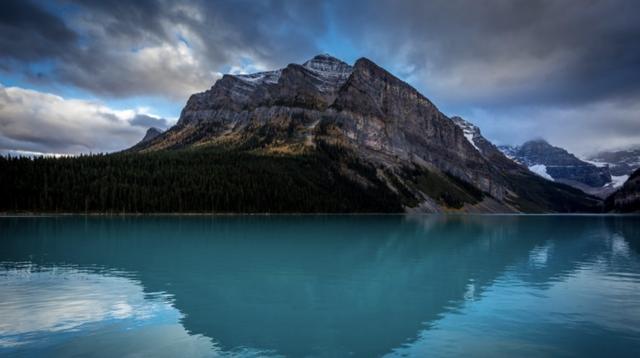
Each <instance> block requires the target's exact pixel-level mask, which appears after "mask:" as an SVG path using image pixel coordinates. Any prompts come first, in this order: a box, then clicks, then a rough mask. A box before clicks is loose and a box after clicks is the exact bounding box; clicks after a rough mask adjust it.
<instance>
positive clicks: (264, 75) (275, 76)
mask: <svg viewBox="0 0 640 358" xmlns="http://www.w3.org/2000/svg"><path fill="white" fill-rule="evenodd" d="M281 74H282V70H275V71H266V72H258V73H252V74H247V75H235V76H236V77H237V78H239V79H241V80H243V81H246V82H249V83H254V84H256V85H258V84H263V83H278V80H279V79H280V75H281Z"/></svg>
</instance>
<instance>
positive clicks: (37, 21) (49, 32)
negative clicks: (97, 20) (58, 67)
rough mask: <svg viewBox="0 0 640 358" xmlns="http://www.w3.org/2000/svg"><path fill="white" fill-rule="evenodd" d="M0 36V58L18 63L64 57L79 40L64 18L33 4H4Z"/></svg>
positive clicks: (21, 2) (20, 2) (11, 2)
mask: <svg viewBox="0 0 640 358" xmlns="http://www.w3.org/2000/svg"><path fill="white" fill-rule="evenodd" d="M0 34H2V35H0V58H5V59H15V60H32V59H42V58H48V57H50V56H62V55H63V53H64V51H65V49H66V48H68V47H69V46H72V45H73V43H74V42H75V41H76V33H75V32H73V31H72V30H71V29H70V28H69V27H68V26H67V25H66V24H65V23H64V21H63V20H62V19H60V18H59V17H57V16H55V15H53V14H51V13H49V12H47V11H45V10H43V9H41V8H39V7H38V6H36V5H34V4H32V3H31V2H29V1H11V0H10V1H6V2H3V3H2V11H0Z"/></svg>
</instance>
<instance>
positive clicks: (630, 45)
mask: <svg viewBox="0 0 640 358" xmlns="http://www.w3.org/2000/svg"><path fill="white" fill-rule="evenodd" d="M638 13H640V2H634V1H625V0H587V1H584V0H566V1H555V0H533V1H532V0H512V1H503V0H488V1H464V0H431V1H422V0H403V1H392V0H367V1H365V0H352V1H337V0H332V1H328V2H301V1H287V0H272V1H269V0H256V1H245V0H240V1H199V0H185V1H180V2H177V1H169V0H140V1H131V2H124V1H98V0H69V1H65V2H64V3H49V4H45V3H33V2H29V1H14V0H9V1H6V2H5V3H3V11H2V12H1V13H0V71H3V72H4V73H5V74H6V73H9V74H12V75H15V74H21V75H23V76H24V77H25V78H27V79H29V80H31V81H34V82H38V83H50V84H53V85H60V86H73V87H76V88H80V89H82V90H85V91H89V92H90V93H92V94H95V95H97V96H99V97H100V98H105V99H111V98H132V97H145V96H146V97H154V98H158V97H159V98H163V99H166V100H168V101H170V102H172V103H180V104H183V103H185V101H186V99H187V98H188V96H189V95H190V94H192V93H194V92H200V91H203V90H205V89H207V88H209V87H210V86H211V85H212V84H213V83H214V82H215V80H216V79H217V78H219V77H220V73H221V72H224V73H226V72H244V71H252V70H264V69H273V68H278V67H282V66H284V65H286V64H288V63H290V62H298V63H299V62H301V61H304V60H305V59H307V58H309V57H311V56H313V55H315V54H317V53H320V52H330V53H334V54H336V55H338V56H340V55H341V54H348V56H349V57H354V58H355V57H359V56H366V57H369V58H371V59H372V60H374V61H376V62H377V63H379V64H380V65H382V66H383V67H385V68H387V69H389V70H390V71H392V72H393V73H394V74H396V75H398V76H400V77H401V78H403V79H404V80H407V81H408V82H410V83H411V84H413V85H415V86H416V87H417V88H418V89H419V90H421V91H422V92H423V93H424V94H425V95H426V96H428V97H430V98H431V99H432V100H433V101H434V102H435V103H436V104H438V106H439V107H440V108H442V109H443V110H445V111H447V112H451V114H462V115H464V116H465V117H466V118H467V119H469V120H471V121H474V122H477V123H478V124H480V125H481V126H484V125H485V124H486V125H487V127H486V128H484V127H483V129H484V132H485V133H487V135H488V137H489V139H492V140H496V141H498V142H505V141H513V140H514V138H525V137H527V136H528V135H529V134H530V133H547V131H550V130H553V131H554V132H553V133H551V132H549V133H548V134H545V135H546V136H548V137H550V138H554V142H556V143H555V144H558V145H566V146H572V147H575V148H580V150H583V149H582V148H583V147H585V146H586V145H587V144H584V143H582V144H581V143H579V142H580V138H579V137H576V135H577V133H581V134H584V135H586V136H587V137H589V138H591V134H590V133H598V132H602V131H604V132H605V133H609V134H608V135H607V136H606V138H605V137H602V138H600V139H599V138H598V136H593V139H594V142H593V143H592V144H589V145H591V146H592V147H606V146H612V145H613V143H615V145H618V144H622V143H627V142H630V141H633V140H635V138H636V137H637V135H636V133H638V132H637V130H638V129H637V128H635V127H634V126H633V124H629V121H637V119H638V114H640V113H638V108H637V106H635V105H633V103H640V42H639V41H638V40H637V39H638V38H639V37H640V21H637V20H638V19H637V17H638V16H637V14H638ZM0 73H1V72H0ZM630 104H631V105H630ZM616 105H620V106H624V107H615V106H616ZM605 109H607V110H609V111H610V112H606V111H605ZM596 115H600V116H602V117H600V118H596ZM549 118H556V119H558V120H561V123H564V124H563V125H562V126H559V125H554V122H551V121H550V119H549ZM493 123H501V124H502V125H505V126H504V127H503V128H500V127H498V126H493V127H492V124H493ZM572 128H575V129H572ZM623 129H624V130H623ZM605 140H606V142H605Z"/></svg>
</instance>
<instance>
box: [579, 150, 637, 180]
mask: <svg viewBox="0 0 640 358" xmlns="http://www.w3.org/2000/svg"><path fill="white" fill-rule="evenodd" d="M589 160H590V161H591V162H593V163H594V164H598V165H608V166H609V170H610V171H611V175H613V176H618V177H623V176H626V178H628V176H629V175H631V173H633V172H634V171H635V170H637V169H638V168H640V149H638V148H636V149H628V150H620V151H608V152H606V151H605V152H600V153H598V154H595V155H592V156H591V157H589ZM626 178H624V179H626ZM622 182H624V180H622Z"/></svg>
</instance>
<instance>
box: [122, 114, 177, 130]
mask: <svg viewBox="0 0 640 358" xmlns="http://www.w3.org/2000/svg"><path fill="white" fill-rule="evenodd" d="M129 123H131V125H133V126H138V127H143V128H151V127H155V128H159V129H163V130H164V129H166V128H167V127H168V126H169V122H168V121H167V120H166V119H164V118H157V117H151V116H149V115H146V114H136V115H135V117H133V118H132V119H130V120H129Z"/></svg>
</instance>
